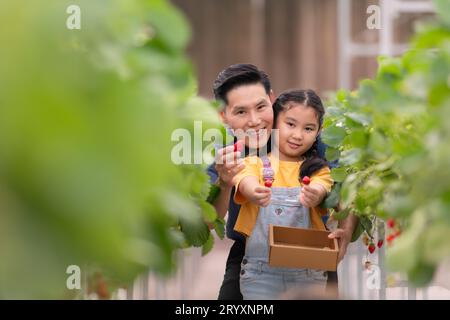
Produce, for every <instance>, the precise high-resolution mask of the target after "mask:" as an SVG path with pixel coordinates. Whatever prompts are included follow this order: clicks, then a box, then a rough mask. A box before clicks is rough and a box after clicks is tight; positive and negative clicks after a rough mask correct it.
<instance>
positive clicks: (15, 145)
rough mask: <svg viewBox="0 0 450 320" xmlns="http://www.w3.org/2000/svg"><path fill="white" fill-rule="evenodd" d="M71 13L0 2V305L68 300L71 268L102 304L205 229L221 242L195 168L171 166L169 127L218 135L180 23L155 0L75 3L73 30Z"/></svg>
mask: <svg viewBox="0 0 450 320" xmlns="http://www.w3.org/2000/svg"><path fill="white" fill-rule="evenodd" d="M72 4H73V1H65V0H61V1H44V0H42V1H41V0H38V1H34V2H33V4H32V5H31V4H30V3H28V2H27V1H23V0H17V1H1V2H0V22H1V27H0V42H1V43H2V49H1V50H0V91H1V94H0V96H1V98H0V100H1V101H0V260H1V261H2V263H1V264H0V283H1V284H0V298H20V299H23V298H62V297H68V298H73V297H74V296H77V295H78V292H79V291H77V290H74V291H69V290H68V289H67V287H66V279H67V277H68V276H69V275H68V274H66V269H67V267H68V266H69V265H72V264H75V265H78V266H79V267H80V269H81V273H82V277H84V276H85V275H86V273H88V272H89V270H94V269H95V270H99V273H96V274H95V276H92V274H90V278H92V279H96V280H95V281H94V280H93V281H94V282H95V283H97V284H95V283H94V284H93V286H94V289H92V290H94V291H95V290H97V292H98V294H99V296H101V297H104V298H107V297H109V293H110V292H111V291H112V290H114V285H121V286H122V285H124V284H127V283H128V284H130V283H131V282H132V280H134V279H135V277H136V276H137V275H138V274H140V273H142V272H147V271H148V270H149V269H152V270H154V271H155V272H158V273H160V274H168V273H170V272H171V271H173V270H174V268H175V266H176V260H175V259H174V257H175V255H174V253H175V251H176V250H177V249H179V248H183V247H189V246H202V247H203V249H204V252H205V253H206V252H207V251H208V250H209V249H211V247H212V245H213V243H212V240H213V238H212V236H211V234H210V232H209V229H208V228H207V227H206V225H205V223H204V222H205V221H207V222H214V224H215V225H216V226H217V228H218V231H219V234H222V235H223V225H222V221H221V220H219V219H216V214H215V211H214V209H213V207H212V206H211V205H210V204H209V203H207V202H206V201H205V199H206V197H207V195H208V191H209V179H208V176H207V175H206V173H205V168H204V167H202V166H192V165H190V166H188V165H185V166H178V165H175V164H174V163H173V162H172V161H171V157H170V155H171V148H172V147H173V144H172V143H171V134H172V132H173V131H174V130H175V129H178V128H188V129H191V130H192V128H191V127H192V119H195V120H203V127H206V128H208V127H216V126H218V125H219V120H218V118H217V115H216V112H215V110H214V109H213V108H212V107H211V106H210V104H209V103H208V102H207V101H205V100H203V99H201V98H199V97H194V96H195V95H196V89H195V88H196V83H195V76H194V74H193V70H192V66H191V63H190V62H189V60H188V59H187V57H186V55H185V53H184V50H185V47H186V44H187V41H188V39H189V33H190V31H189V28H188V25H187V23H186V21H185V20H184V19H183V17H182V16H181V15H180V13H179V12H178V11H177V10H176V9H175V8H174V7H173V6H171V5H170V4H169V3H168V2H167V1H165V0H152V1H138V0H133V1H132V0H130V1H118V0H111V1H91V0H89V1H88V0H79V1H76V4H77V5H78V6H79V7H80V10H81V29H80V30H77V29H75V30H72V29H68V28H66V19H67V18H68V15H67V13H66V9H67V7H69V6H70V5H72ZM96 272H97V271H96ZM91 276H92V277H91ZM95 287H96V288H97V289H95ZM82 290H86V288H82ZM86 291H87V290H86Z"/></svg>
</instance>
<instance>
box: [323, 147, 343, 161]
mask: <svg viewBox="0 0 450 320" xmlns="http://www.w3.org/2000/svg"><path fill="white" fill-rule="evenodd" d="M339 155H340V152H339V150H338V149H336V148H333V147H328V146H327V148H326V150H325V158H326V159H327V160H328V161H335V160H337V159H339Z"/></svg>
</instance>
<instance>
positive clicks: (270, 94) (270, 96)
mask: <svg viewBox="0 0 450 320" xmlns="http://www.w3.org/2000/svg"><path fill="white" fill-rule="evenodd" d="M269 99H270V103H271V104H273V103H274V102H275V99H276V97H275V93H273V90H272V89H270V93H269Z"/></svg>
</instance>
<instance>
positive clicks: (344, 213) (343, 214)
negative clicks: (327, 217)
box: [333, 208, 351, 221]
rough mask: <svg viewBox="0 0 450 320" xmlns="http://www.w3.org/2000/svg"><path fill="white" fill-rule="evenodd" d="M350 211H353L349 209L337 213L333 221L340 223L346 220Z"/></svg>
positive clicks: (334, 214)
mask: <svg viewBox="0 0 450 320" xmlns="http://www.w3.org/2000/svg"><path fill="white" fill-rule="evenodd" d="M350 211H351V210H350V208H347V209H344V210H341V211H335V212H334V213H333V219H335V220H338V221H341V220H344V219H346V218H347V217H348V215H349V214H350Z"/></svg>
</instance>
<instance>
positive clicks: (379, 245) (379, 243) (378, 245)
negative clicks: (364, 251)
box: [377, 240, 384, 248]
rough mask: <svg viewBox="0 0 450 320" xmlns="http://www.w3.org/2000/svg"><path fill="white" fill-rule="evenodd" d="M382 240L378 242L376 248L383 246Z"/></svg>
mask: <svg viewBox="0 0 450 320" xmlns="http://www.w3.org/2000/svg"><path fill="white" fill-rule="evenodd" d="M383 242H384V241H383V240H378V243H377V247H378V248H381V247H382V246H383Z"/></svg>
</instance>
